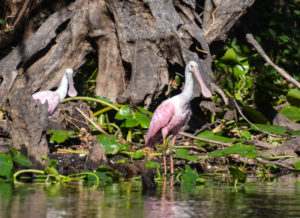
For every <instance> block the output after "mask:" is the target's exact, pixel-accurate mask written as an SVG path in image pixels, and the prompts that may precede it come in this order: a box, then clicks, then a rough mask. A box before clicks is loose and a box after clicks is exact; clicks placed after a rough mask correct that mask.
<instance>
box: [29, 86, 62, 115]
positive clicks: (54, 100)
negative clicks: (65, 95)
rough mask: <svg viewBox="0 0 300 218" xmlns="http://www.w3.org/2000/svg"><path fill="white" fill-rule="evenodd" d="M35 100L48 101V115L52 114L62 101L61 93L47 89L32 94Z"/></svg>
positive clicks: (43, 102)
mask: <svg viewBox="0 0 300 218" xmlns="http://www.w3.org/2000/svg"><path fill="white" fill-rule="evenodd" d="M32 98H33V99H34V100H39V101H40V102H41V104H45V103H46V101H47V102H48V116H52V115H53V114H54V112H55V111H56V108H57V106H58V104H59V103H60V98H59V94H58V93H56V92H53V91H49V90H45V91H40V92H37V93H35V94H33V95H32Z"/></svg>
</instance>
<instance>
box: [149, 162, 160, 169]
mask: <svg viewBox="0 0 300 218" xmlns="http://www.w3.org/2000/svg"><path fill="white" fill-rule="evenodd" d="M145 166H146V167H148V168H161V165H160V163H157V162H153V161H149V162H146V163H145Z"/></svg>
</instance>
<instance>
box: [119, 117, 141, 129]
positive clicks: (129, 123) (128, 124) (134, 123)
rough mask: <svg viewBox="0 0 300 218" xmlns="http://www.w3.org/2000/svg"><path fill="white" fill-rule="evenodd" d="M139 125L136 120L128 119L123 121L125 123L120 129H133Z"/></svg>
mask: <svg viewBox="0 0 300 218" xmlns="http://www.w3.org/2000/svg"><path fill="white" fill-rule="evenodd" d="M138 125H139V121H138V120H137V119H134V118H132V117H129V118H127V119H125V121H124V122H123V123H122V125H121V127H127V128H130V127H135V126H138Z"/></svg>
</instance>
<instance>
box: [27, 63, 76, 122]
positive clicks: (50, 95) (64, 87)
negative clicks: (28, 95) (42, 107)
mask: <svg viewBox="0 0 300 218" xmlns="http://www.w3.org/2000/svg"><path fill="white" fill-rule="evenodd" d="M68 88H69V91H68ZM67 91H68V95H69V96H71V97H74V96H76V95H77V91H76V89H75V88H74V83H73V69H71V68H68V69H66V71H65V73H64V76H63V78H62V80H61V82H60V85H59V86H58V88H57V89H56V90H55V91H50V90H45V91H39V92H36V93H34V94H33V95H32V98H33V99H34V100H39V101H40V102H41V104H45V103H46V101H47V102H48V116H49V117H51V116H52V115H53V114H54V112H55V111H56V108H57V106H58V104H59V103H60V102H61V101H62V100H63V99H64V98H65V97H66V95H67Z"/></svg>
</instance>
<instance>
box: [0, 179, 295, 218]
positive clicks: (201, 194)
mask: <svg viewBox="0 0 300 218" xmlns="http://www.w3.org/2000/svg"><path fill="white" fill-rule="evenodd" d="M0 217H1V218H5V217H22V218H27V217H32V218H38V217H49V218H51V217H55V218H56V217H105V218H110V217H117V218H121V217H149V218H156V217H170V218H172V217H180V218H184V217H221V218H223V217H224V218H225V217H300V182H299V181H298V182H297V181H293V182H276V183H248V184H245V185H244V186H243V187H242V188H239V189H237V190H235V189H233V188H232V187H230V186H227V185H224V184H223V185H217V184H215V183H208V184H206V185H204V186H201V187H197V188H196V189H192V190H186V189H184V188H180V187H174V188H173V189H170V187H166V190H165V191H163V187H162V186H160V187H158V189H157V190H156V192H155V193H154V195H152V196H144V195H143V194H142V190H141V186H140V185H139V184H136V183H122V184H115V185H111V186H107V187H88V186H84V185H80V184H71V185H58V184H54V185H53V184H51V185H45V184H22V183H20V184H6V183H0Z"/></svg>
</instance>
